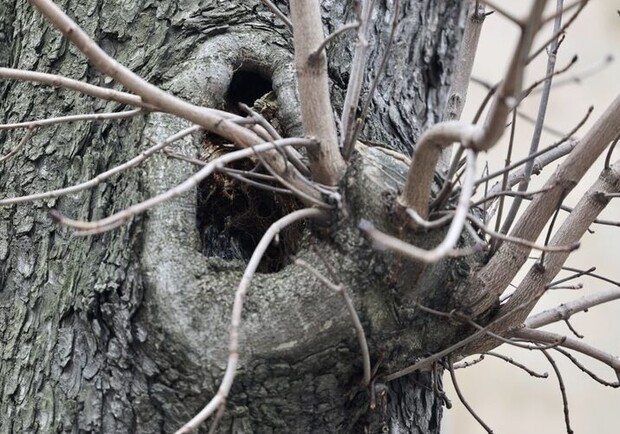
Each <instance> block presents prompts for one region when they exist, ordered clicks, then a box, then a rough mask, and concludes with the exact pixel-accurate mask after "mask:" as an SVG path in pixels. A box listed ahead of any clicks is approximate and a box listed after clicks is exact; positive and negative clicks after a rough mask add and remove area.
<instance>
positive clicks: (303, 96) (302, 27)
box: [290, 0, 345, 185]
mask: <svg viewBox="0 0 620 434" xmlns="http://www.w3.org/2000/svg"><path fill="white" fill-rule="evenodd" d="M290 9H291V20H292V22H293V33H294V35H295V40H294V43H295V67H296V70H297V83H298V89H299V99H300V101H301V119H302V124H303V128H304V132H305V134H306V135H308V136H310V137H314V138H316V139H317V140H318V141H319V143H320V145H319V148H318V149H314V150H309V152H308V155H309V157H310V169H311V171H312V175H313V176H314V179H315V180H316V181H318V182H320V183H322V184H326V185H336V184H337V183H338V181H339V180H340V178H341V177H342V175H343V174H344V170H345V162H344V160H343V158H342V156H341V155H340V151H339V149H338V138H337V134H336V121H335V119H334V111H333V109H332V106H331V102H330V96H329V86H328V80H327V56H326V54H325V50H321V52H320V54H317V55H313V52H314V51H315V50H316V49H317V47H319V46H321V44H322V43H323V24H322V21H321V10H320V7H319V1H318V0H292V1H291V2H290Z"/></svg>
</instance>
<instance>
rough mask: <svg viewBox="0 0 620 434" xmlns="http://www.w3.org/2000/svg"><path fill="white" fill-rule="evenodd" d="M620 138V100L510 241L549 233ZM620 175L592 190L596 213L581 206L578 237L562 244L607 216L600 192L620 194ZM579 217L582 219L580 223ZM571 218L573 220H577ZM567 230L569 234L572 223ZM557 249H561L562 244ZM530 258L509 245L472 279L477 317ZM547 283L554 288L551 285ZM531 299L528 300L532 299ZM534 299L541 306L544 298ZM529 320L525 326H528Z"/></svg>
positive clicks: (533, 204)
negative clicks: (564, 203) (562, 206)
mask: <svg viewBox="0 0 620 434" xmlns="http://www.w3.org/2000/svg"><path fill="white" fill-rule="evenodd" d="M618 133H620V96H619V97H617V98H616V99H615V101H613V102H612V104H611V105H610V107H609V108H608V109H607V110H606V111H605V112H604V113H603V115H602V116H601V117H600V118H599V119H598V121H597V122H596V123H595V125H594V126H593V127H592V128H591V129H590V130H589V131H588V133H587V134H586V135H585V137H584V138H583V139H581V141H580V142H579V144H578V145H577V146H576V147H575V149H573V151H572V152H571V153H570V155H569V156H568V158H567V159H566V160H565V161H564V162H563V163H562V164H561V165H560V166H559V168H558V169H557V170H556V172H555V174H554V175H553V176H552V177H551V178H550V179H549V180H548V181H547V183H546V184H545V185H544V187H543V188H548V191H546V192H544V193H542V194H540V195H537V196H536V197H535V198H534V199H533V200H532V202H531V203H530V205H529V206H528V207H527V209H526V210H525V212H524V214H523V216H522V217H521V218H520V219H519V220H518V221H517V224H516V225H515V228H514V230H513V231H512V233H511V234H510V235H511V236H513V237H515V238H522V239H526V240H530V241H534V240H535V239H536V238H537V237H538V236H539V235H540V233H541V232H542V230H543V229H544V227H545V225H546V223H547V221H548V220H549V219H550V218H551V217H552V216H553V214H554V213H555V211H556V209H557V207H558V204H559V203H560V202H561V200H562V199H563V198H564V197H565V196H566V194H568V192H570V191H571V190H572V189H573V187H574V186H575V185H576V184H577V182H578V181H579V180H580V179H581V178H582V177H583V175H584V174H585V172H586V171H587V170H588V168H589V167H590V166H591V165H592V164H593V163H594V161H595V160H596V158H597V157H598V156H599V155H600V154H601V153H602V152H603V150H604V149H605V147H606V146H607V145H608V144H609V143H610V142H611V141H612V140H613V139H614V138H615V137H616V136H617V135H618ZM618 171H620V165H618V166H614V168H613V169H612V170H609V171H605V172H604V173H603V174H602V180H601V181H599V182H598V183H597V184H595V187H593V189H591V190H590V194H588V195H586V196H585V197H584V198H587V200H588V203H591V204H592V207H593V208H592V209H591V210H590V211H588V210H586V209H585V208H584V207H583V206H584V205H583V202H580V203H582V206H581V209H582V211H583V213H579V214H575V212H573V213H571V215H570V216H569V220H570V221H571V222H572V223H570V224H572V225H574V227H573V228H571V229H569V230H567V231H564V233H568V234H570V233H572V234H573V235H574V236H568V237H566V238H564V239H562V241H559V240H557V241H559V244H562V245H566V244H570V243H573V242H576V241H578V240H579V238H580V237H581V235H582V234H583V232H585V230H587V228H588V226H589V225H590V224H591V223H592V221H593V220H594V218H596V216H597V214H598V212H600V210H602V207H601V205H602V204H603V202H605V201H601V200H600V199H601V198H599V197H598V196H599V195H598V191H601V190H602V191H607V190H606V189H608V191H609V192H612V191H616V188H617V187H614V185H615V184H616V183H617V182H618V181H617V179H618V178H617V177H618V175H619V173H618ZM583 200H584V199H582V201H583ZM595 210H596V211H595ZM584 213H585V214H584ZM575 215H577V216H578V217H575ZM586 215H588V216H586ZM571 216H573V217H572V218H571ZM590 217H591V218H590ZM577 218H578V219H581V221H578V220H577ZM567 221H568V220H567ZM563 227H565V228H566V223H565V224H564V225H563ZM553 244H556V245H557V244H558V242H554V243H553ZM528 252H529V249H527V248H524V247H522V246H517V245H514V244H510V245H508V244H506V245H503V246H502V247H501V248H500V249H499V250H498V251H497V253H496V254H495V255H494V256H493V257H492V258H491V259H490V261H489V262H488V264H487V265H485V266H484V267H483V268H482V269H481V270H480V271H479V272H478V273H476V274H475V275H474V276H473V277H470V279H473V280H472V282H474V281H475V283H472V286H473V287H476V288H479V291H476V293H475V294H474V293H472V294H470V295H471V298H470V300H469V301H468V302H467V304H468V305H469V304H471V305H472V309H473V310H474V316H476V315H479V314H481V313H482V312H485V311H486V310H487V309H489V308H490V307H491V306H493V305H494V304H495V303H496V302H497V297H499V295H500V294H501V293H502V292H503V291H504V289H505V288H506V287H507V286H508V284H509V283H510V281H511V280H512V279H513V278H514V276H515V275H516V273H517V272H518V271H519V269H520V268H521V266H522V265H523V264H524V263H525V261H526V260H527V256H528ZM564 256H565V255H563V254H559V255H553V258H554V260H558V261H559V260H560V259H561V258H564ZM562 262H563V261H562ZM558 271H559V270H558ZM556 273H557V271H556ZM553 275H555V274H553ZM546 283H549V281H547V282H545V284H546ZM530 296H531V295H530V294H528V296H527V297H530ZM481 298H482V299H481ZM533 299H536V300H537V299H538V297H534V298H533ZM524 300H525V299H524V298H522V297H519V301H518V302H517V304H521V303H522V302H523V301H524ZM523 319H524V318H523ZM523 319H521V320H520V321H519V322H521V321H523Z"/></svg>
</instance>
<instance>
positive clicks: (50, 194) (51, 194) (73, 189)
mask: <svg viewBox="0 0 620 434" xmlns="http://www.w3.org/2000/svg"><path fill="white" fill-rule="evenodd" d="M201 129H202V127H199V126H193V127H190V128H186V129H184V130H182V131H180V132H178V133H176V134H174V135H172V136H170V137H168V138H167V139H166V140H164V141H162V142H160V143H157V144H156V145H154V146H152V147H150V148H149V149H147V150H146V151H144V152H142V153H141V154H140V155H138V156H136V157H134V158H132V159H131V160H129V161H127V162H126V163H124V164H121V165H119V166H116V167H113V168H112V169H110V170H108V171H105V172H103V173H100V174H99V175H97V176H95V177H94V178H92V179H90V180H88V181H86V182H82V183H80V184H75V185H72V186H70V187H66V188H60V189H58V190H51V191H46V192H42V193H34V194H31V195H28V196H20V197H14V198H10V199H2V200H0V206H7V205H13V204H16V203H25V202H32V201H34V200H41V199H50V198H55V197H60V196H65V195H67V194H72V193H77V192H78V191H82V190H86V189H88V188H92V187H95V186H97V185H99V184H101V183H102V182H103V181H105V180H106V179H108V178H110V177H112V176H114V175H116V174H117V173H120V172H122V171H124V170H127V169H131V168H133V167H136V166H138V165H139V164H141V163H142V162H143V161H145V160H146V159H148V158H149V157H151V156H152V155H153V154H154V153H155V152H157V151H159V150H161V149H162V148H163V147H164V146H167V145H169V144H171V143H174V142H176V141H177V140H180V139H182V138H183V137H185V136H187V135H189V134H192V133H195V132H197V131H200V130H201Z"/></svg>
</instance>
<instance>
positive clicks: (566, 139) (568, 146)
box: [476, 106, 593, 190]
mask: <svg viewBox="0 0 620 434" xmlns="http://www.w3.org/2000/svg"><path fill="white" fill-rule="evenodd" d="M592 110H593V107H592V106H590V107H589V108H588V111H587V113H586V115H585V116H584V117H583V118H582V119H581V120H580V121H579V123H578V124H577V125H575V127H574V128H573V129H572V130H571V131H570V132H569V133H568V134H565V135H564V136H563V137H562V138H561V139H560V140H558V141H557V142H555V143H554V144H552V145H551V146H548V147H546V148H545V149H541V150H540V151H537V152H535V153H533V154H530V155H528V156H527V157H525V158H522V159H521V160H519V161H516V162H514V163H511V164H507V165H506V166H505V167H504V168H503V169H502V170H498V171H497V172H494V173H491V174H489V175H486V176H484V177H482V178H480V179H479V180H478V181H476V186H478V185H480V184H482V183H483V182H486V181H488V180H490V179H492V178H495V177H497V176H499V175H502V174H505V173H506V172H509V171H511V170H513V169H515V168H516V167H519V166H521V165H523V164H525V163H527V162H528V161H533V164H532V166H533V167H532V171H531V174H534V173H539V172H540V171H541V170H542V168H543V167H544V166H545V165H547V164H549V163H551V162H553V161H555V160H557V159H558V158H560V157H563V156H564V155H566V154H568V153H569V152H570V151H572V150H573V148H574V147H575V146H577V143H578V140H570V138H571V137H572V136H573V134H575V133H576V132H577V130H579V128H581V127H582V126H583V124H585V122H586V121H587V120H588V118H589V117H590V114H591V113H592ZM513 125H514V118H513ZM559 147H562V149H561V150H559V149H558V150H557V151H555V152H554V153H553V154H552V155H548V156H547V157H545V158H544V159H543V160H540V159H539V160H536V158H538V157H540V156H542V155H545V154H548V153H549V152H551V151H553V150H554V149H556V148H559ZM525 173H526V169H524V170H522V171H520V172H518V175H517V174H513V175H511V177H510V178H511V179H512V182H507V183H506V186H504V187H503V189H506V188H507V187H508V186H513V185H515V184H516V182H515V181H514V180H515V179H525V176H526V175H525ZM502 185H503V184H502ZM496 188H497V186H494V187H493V189H496ZM493 189H492V190H493Z"/></svg>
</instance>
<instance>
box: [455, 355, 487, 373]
mask: <svg viewBox="0 0 620 434" xmlns="http://www.w3.org/2000/svg"><path fill="white" fill-rule="evenodd" d="M483 360H484V354H480V355H479V356H478V357H476V358H475V359H473V360H466V361H464V362H459V363H454V364H453V365H452V367H453V368H454V369H464V368H469V367H470V366H474V365H477V364H478V363H480V362H482V361H483Z"/></svg>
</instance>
